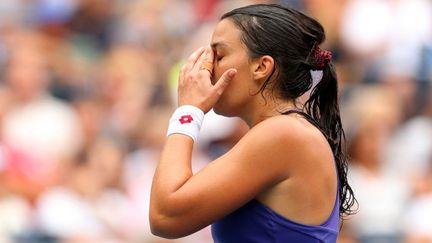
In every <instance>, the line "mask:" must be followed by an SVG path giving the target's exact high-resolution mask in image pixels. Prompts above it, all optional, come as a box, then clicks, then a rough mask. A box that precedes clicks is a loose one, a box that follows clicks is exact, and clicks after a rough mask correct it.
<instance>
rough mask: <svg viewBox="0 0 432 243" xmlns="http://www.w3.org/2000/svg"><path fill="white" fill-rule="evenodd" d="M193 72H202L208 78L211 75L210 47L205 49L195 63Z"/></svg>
mask: <svg viewBox="0 0 432 243" xmlns="http://www.w3.org/2000/svg"><path fill="white" fill-rule="evenodd" d="M194 70H196V71H203V72H204V73H206V74H207V75H208V76H209V77H210V76H211V75H212V74H213V50H212V49H211V47H210V46H207V47H206V48H205V51H204V53H203V54H202V55H201V57H200V58H199V60H198V61H197V62H196V64H195V67H194Z"/></svg>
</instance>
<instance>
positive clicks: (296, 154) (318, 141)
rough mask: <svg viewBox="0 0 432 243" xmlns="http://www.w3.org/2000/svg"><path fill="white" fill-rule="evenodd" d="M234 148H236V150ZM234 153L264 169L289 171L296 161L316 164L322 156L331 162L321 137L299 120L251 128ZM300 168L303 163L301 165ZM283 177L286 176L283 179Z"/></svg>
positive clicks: (282, 118)
mask: <svg viewBox="0 0 432 243" xmlns="http://www.w3.org/2000/svg"><path fill="white" fill-rule="evenodd" d="M236 147H237V148H236ZM236 147H235V148H234V149H238V150H240V151H242V150H243V151H245V152H247V153H249V154H255V155H256V157H255V158H263V156H264V157H265V160H264V161H263V160H261V161H257V160H255V161H256V163H265V164H266V165H268V166H273V167H274V168H278V169H281V170H283V171H287V172H288V171H289V170H290V168H292V167H293V165H298V164H299V163H297V162H298V161H316V158H318V157H320V156H322V154H328V155H329V158H331V154H332V153H331V149H330V147H329V145H328V143H327V141H326V139H325V137H324V136H323V134H322V133H321V132H320V131H319V130H318V129H317V128H316V127H315V126H313V125H312V124H310V123H309V122H308V121H307V120H305V119H304V118H303V117H302V116H296V115H291V116H286V115H281V116H275V117H271V118H268V119H266V120H264V121H262V122H260V123H259V124H257V125H256V126H254V127H253V128H252V129H251V130H250V131H249V132H248V133H247V134H246V135H245V136H244V137H243V139H242V140H241V141H240V142H239V144H238V146H236ZM303 164H304V163H303ZM285 177H286V175H285Z"/></svg>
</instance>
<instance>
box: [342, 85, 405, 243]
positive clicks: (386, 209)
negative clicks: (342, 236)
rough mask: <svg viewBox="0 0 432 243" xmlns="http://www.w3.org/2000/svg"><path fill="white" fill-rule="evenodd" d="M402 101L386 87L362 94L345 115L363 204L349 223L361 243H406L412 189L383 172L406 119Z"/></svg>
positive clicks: (353, 176)
mask: <svg viewBox="0 0 432 243" xmlns="http://www.w3.org/2000/svg"><path fill="white" fill-rule="evenodd" d="M396 97H397V96H395V94H394V93H392V92H390V91H389V90H386V89H384V88H383V87H368V88H360V89H358V90H355V91H354V92H353V93H352V97H351V98H352V100H351V101H350V102H349V103H348V106H347V107H346V110H345V113H344V115H345V116H346V117H347V119H348V120H346V123H345V124H346V125H348V128H350V129H351V133H350V134H349V156H350V158H351V169H350V174H349V178H350V181H351V183H352V187H353V188H354V190H355V193H356V194H355V195H356V198H357V200H358V203H359V211H358V213H357V214H356V215H355V216H354V217H353V218H352V219H351V220H349V221H348V222H347V223H349V224H348V225H349V227H352V232H354V234H355V235H354V237H355V238H357V239H358V242H361V243H373V242H388V243H390V242H392V243H395V242H402V235H401V232H400V227H401V225H400V220H401V217H402V212H403V210H404V206H405V203H406V201H407V200H408V196H409V193H408V189H409V188H408V185H406V182H405V181H403V180H400V179H399V178H398V177H395V176H393V175H391V174H389V173H388V172H387V171H386V170H384V168H383V155H384V151H385V149H386V146H387V144H388V141H389V139H390V137H391V135H392V133H393V131H394V129H395V128H396V127H397V126H398V122H399V121H400V116H401V110H400V105H399V101H398V99H397V98H396ZM350 125H351V126H350Z"/></svg>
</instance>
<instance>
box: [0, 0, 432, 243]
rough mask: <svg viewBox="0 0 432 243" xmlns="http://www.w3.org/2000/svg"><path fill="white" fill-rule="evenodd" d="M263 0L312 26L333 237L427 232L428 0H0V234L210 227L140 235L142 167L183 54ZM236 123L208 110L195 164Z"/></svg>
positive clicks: (37, 237) (112, 238) (14, 237)
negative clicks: (338, 202) (337, 222)
mask: <svg viewBox="0 0 432 243" xmlns="http://www.w3.org/2000/svg"><path fill="white" fill-rule="evenodd" d="M262 2H278V3H280V2H282V3H285V4H289V5H290V6H293V7H295V8H297V9H300V10H302V11H304V12H306V13H308V14H309V15H311V16H313V17H315V18H316V19H318V20H319V21H320V22H321V23H322V24H323V25H324V27H325V29H326V33H327V39H326V42H325V43H324V45H323V48H326V49H329V50H331V51H332V52H333V60H334V62H335V64H336V66H337V74H338V78H339V82H340V84H339V88H340V94H341V99H340V105H341V112H342V119H343V122H344V126H345V130H346V137H347V148H348V151H349V156H350V165H349V180H350V182H351V184H352V187H353V189H354V192H355V195H356V198H357V200H358V203H359V206H358V213H357V214H356V215H355V216H351V217H349V218H348V219H347V220H345V221H344V226H343V228H342V231H341V235H340V239H339V242H340V243H352V242H353V243H354V242H359V243H375V242H377V243H378V242H379V243H381V242H382V243H387V242H389V243H390V242H392V243H398V242H401V243H402V242H407V243H427V242H432V95H431V94H432V88H431V87H432V85H431V84H432V1H430V0H333V1H327V0H281V1H276V0H275V1H263V0H261V1H260V0H1V1H0V243H8V242H18V243H24V242H25V243H27V242H44V243H45V242H68V243H69V242H71V243H72V242H73V243H75V242H76V243H84V242H115V243H117V242H131V243H133V242H149V243H153V242H155V243H156V242H179V243H189V242H191V243H193V242H211V241H212V240H211V236H210V230H209V228H205V229H203V230H201V231H200V232H197V233H195V234H193V235H191V236H189V237H185V238H182V239H179V240H172V241H171V240H164V239H161V238H158V237H155V236H152V235H151V233H150V229H149V223H148V206H149V193H150V188H151V181H152V176H153V173H154V170H155V165H156V163H157V161H158V156H159V153H160V150H161V146H162V145H163V142H164V139H165V133H166V128H167V124H168V119H169V117H170V115H171V113H172V111H173V110H174V109H175V107H176V82H177V75H178V71H179V67H180V66H181V64H182V61H183V60H184V59H185V57H187V56H188V55H189V53H191V52H192V51H193V50H194V49H196V48H197V47H199V46H202V45H206V44H208V43H209V41H210V38H211V34H212V31H213V28H214V26H215V24H216V23H217V21H218V19H219V17H220V16H221V15H222V14H223V13H224V12H226V11H229V10H231V9H233V8H235V7H239V6H243V5H247V4H252V3H262ZM247 130H248V128H247V126H246V125H245V124H244V123H243V122H242V121H240V120H239V119H236V118H224V117H220V116H218V115H216V114H214V113H212V112H210V113H209V114H207V115H206V119H205V121H204V124H203V129H202V131H201V134H200V139H199V143H198V146H196V148H195V151H194V161H193V163H194V166H193V167H194V170H195V171H197V170H199V169H200V168H202V167H203V166H205V165H206V163H208V162H210V161H211V160H213V159H214V158H216V157H218V156H220V155H221V154H223V153H224V152H226V151H227V150H228V149H229V148H230V147H231V146H232V145H233V144H235V143H236V142H237V141H238V140H239V139H240V138H241V137H242V136H243V135H244V133H245V132H247ZM185 223H187V222H185Z"/></svg>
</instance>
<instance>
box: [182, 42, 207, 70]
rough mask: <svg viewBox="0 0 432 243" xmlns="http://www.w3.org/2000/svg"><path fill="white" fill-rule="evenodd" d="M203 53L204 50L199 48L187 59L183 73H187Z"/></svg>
mask: <svg viewBox="0 0 432 243" xmlns="http://www.w3.org/2000/svg"><path fill="white" fill-rule="evenodd" d="M204 51H205V48H204V47H200V48H198V49H197V50H196V51H194V52H193V53H192V54H191V55H190V56H189V57H188V59H187V62H186V66H185V72H189V71H190V70H191V69H192V68H193V67H194V66H195V63H196V62H197V61H198V59H199V58H200V57H201V55H202V53H203V52H204Z"/></svg>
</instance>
